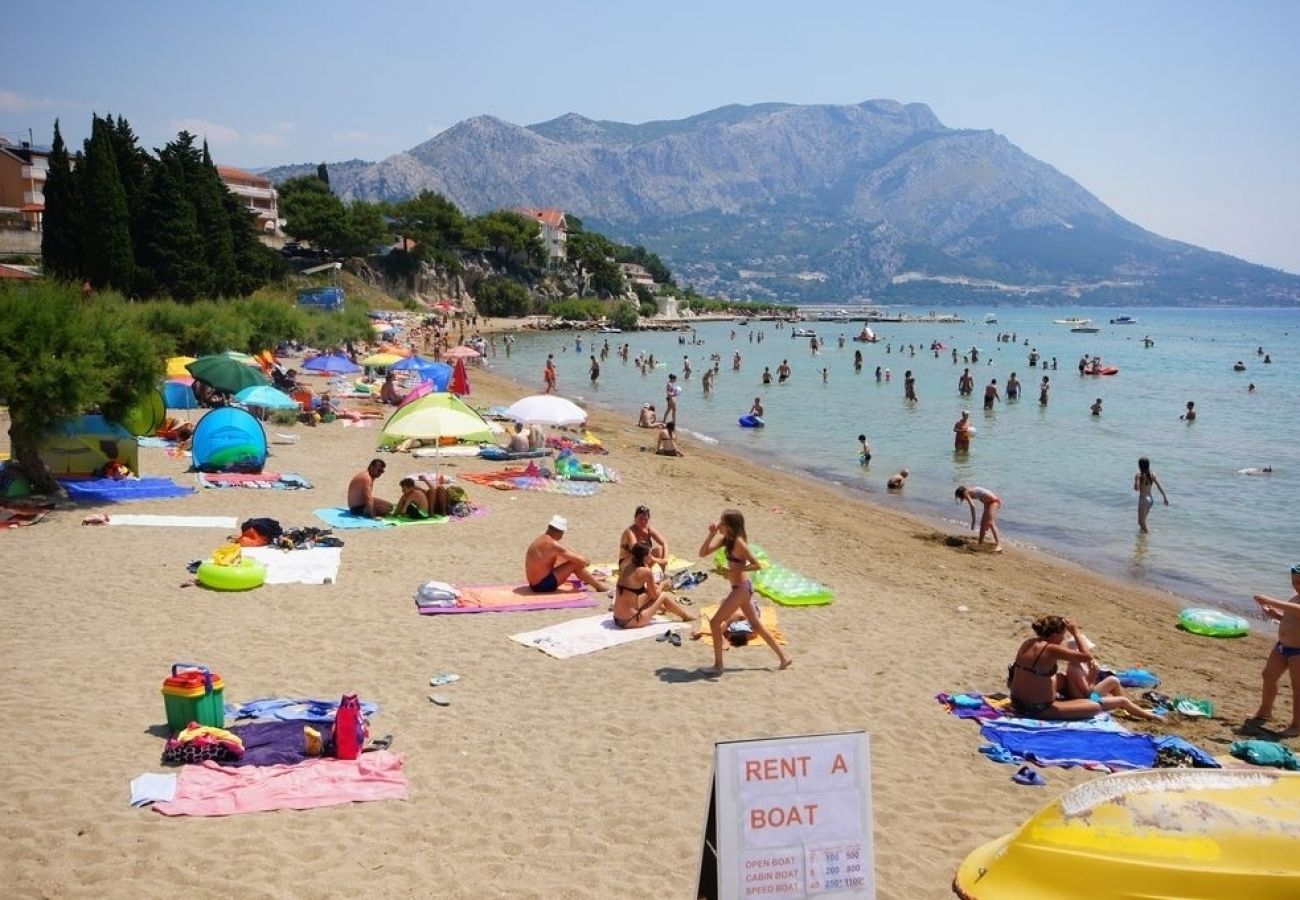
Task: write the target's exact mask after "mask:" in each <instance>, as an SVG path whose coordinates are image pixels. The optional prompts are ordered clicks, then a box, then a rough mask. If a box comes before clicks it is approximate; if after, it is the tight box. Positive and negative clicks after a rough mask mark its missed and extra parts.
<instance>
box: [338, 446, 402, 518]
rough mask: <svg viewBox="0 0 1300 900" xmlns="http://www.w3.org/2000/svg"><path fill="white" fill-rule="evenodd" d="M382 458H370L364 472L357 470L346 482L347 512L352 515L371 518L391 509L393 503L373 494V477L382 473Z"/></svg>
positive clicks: (383, 465) (386, 513)
mask: <svg viewBox="0 0 1300 900" xmlns="http://www.w3.org/2000/svg"><path fill="white" fill-rule="evenodd" d="M386 468H387V466H386V465H385V463H384V461H383V460H382V459H372V460H371V461H370V465H368V466H366V468H365V471H364V472H358V473H357V474H355V475H353V476H352V480H351V481H349V482H348V512H350V513H352V515H354V516H365V517H366V518H368V519H373V518H375V517H377V516H386V515H388V514H389V513H391V512H392V511H393V504H391V503H389V502H388V501H387V500H381V499H379V498H378V497H376V496H375V479H376V478H378V477H379V476H380V475H383V474H384V469H386Z"/></svg>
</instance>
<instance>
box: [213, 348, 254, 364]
mask: <svg viewBox="0 0 1300 900" xmlns="http://www.w3.org/2000/svg"><path fill="white" fill-rule="evenodd" d="M221 355H222V356H228V357H230V358H231V359H234V360H238V361H239V362H241V363H243V364H244V365H246V366H260V365H261V364H262V363H261V360H259V359H258V358H257V357H255V356H249V355H248V354H247V353H240V352H239V351H238V350H227V351H226V352H225V353H223V354H221Z"/></svg>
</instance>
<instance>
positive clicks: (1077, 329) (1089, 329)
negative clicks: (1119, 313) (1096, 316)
mask: <svg viewBox="0 0 1300 900" xmlns="http://www.w3.org/2000/svg"><path fill="white" fill-rule="evenodd" d="M1070 331H1071V332H1072V333H1073V334H1096V333H1097V332H1099V331H1101V329H1100V328H1098V327H1097V326H1096V325H1075V326H1074V327H1073V328H1071V329H1070Z"/></svg>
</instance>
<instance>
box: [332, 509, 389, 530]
mask: <svg viewBox="0 0 1300 900" xmlns="http://www.w3.org/2000/svg"><path fill="white" fill-rule="evenodd" d="M312 514H313V515H314V516H316V518H318V519H320V520H321V521H322V522H324V523H325V524H326V525H328V526H330V527H331V528H395V527H396V526H395V525H394V524H393V523H392V522H385V521H384V520H383V519H369V518H366V517H365V516H354V515H352V513H350V512H348V511H347V510H346V509H344V508H343V507H341V506H327V507H324V508H323V509H314V510H312Z"/></svg>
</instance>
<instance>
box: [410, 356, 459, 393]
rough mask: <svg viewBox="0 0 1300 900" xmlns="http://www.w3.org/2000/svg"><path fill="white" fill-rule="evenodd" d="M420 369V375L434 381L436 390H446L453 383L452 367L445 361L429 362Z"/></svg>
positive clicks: (426, 379)
mask: <svg viewBox="0 0 1300 900" xmlns="http://www.w3.org/2000/svg"><path fill="white" fill-rule="evenodd" d="M418 371H419V373H420V377H421V378H423V379H424V380H425V381H432V382H433V389H434V390H435V391H445V390H447V386H448V385H449V384H451V376H452V368H451V366H449V365H447V364H446V363H445V362H435V363H429V364H428V365H427V366H423V367H421V368H420V369H419V370H418Z"/></svg>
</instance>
